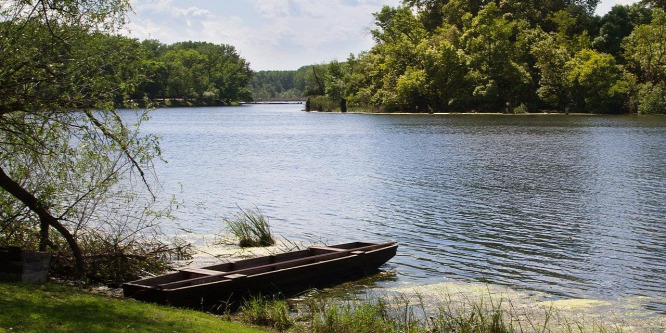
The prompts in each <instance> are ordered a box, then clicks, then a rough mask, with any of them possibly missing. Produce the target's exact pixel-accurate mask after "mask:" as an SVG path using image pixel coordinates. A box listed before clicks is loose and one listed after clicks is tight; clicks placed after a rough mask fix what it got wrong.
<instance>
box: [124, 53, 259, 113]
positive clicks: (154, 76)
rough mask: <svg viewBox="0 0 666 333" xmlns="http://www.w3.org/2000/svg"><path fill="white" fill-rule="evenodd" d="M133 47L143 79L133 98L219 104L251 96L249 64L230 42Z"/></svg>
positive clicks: (246, 98)
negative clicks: (144, 78)
mask: <svg viewBox="0 0 666 333" xmlns="http://www.w3.org/2000/svg"><path fill="white" fill-rule="evenodd" d="M128 42H130V43H136V42H134V41H131V40H130V41H128ZM135 46H136V47H137V50H138V52H139V54H141V57H140V60H139V63H138V65H139V66H140V68H141V71H143V73H141V74H142V75H145V76H146V80H144V82H143V83H142V84H140V85H138V86H137V87H136V90H135V91H134V92H133V94H132V97H133V98H134V99H139V98H144V97H147V98H148V99H150V100H153V101H155V100H158V99H159V100H164V101H168V102H175V101H181V102H182V101H190V102H193V103H203V104H222V105H230V104H231V103H232V102H237V101H247V100H251V99H252V96H251V94H250V90H249V89H248V82H249V80H250V77H251V75H252V72H251V70H250V67H249V63H248V62H247V61H245V59H243V58H241V57H240V56H239V55H238V53H237V52H236V49H235V48H234V47H233V46H231V45H225V44H221V45H216V44H212V43H207V42H180V43H175V44H171V45H165V44H162V43H160V42H159V41H156V40H144V41H143V42H141V43H140V44H135Z"/></svg>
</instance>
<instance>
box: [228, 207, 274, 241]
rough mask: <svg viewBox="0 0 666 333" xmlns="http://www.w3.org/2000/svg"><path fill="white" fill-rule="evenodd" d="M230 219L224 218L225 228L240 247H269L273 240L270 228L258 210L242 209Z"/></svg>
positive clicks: (266, 218)
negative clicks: (234, 237) (236, 239)
mask: <svg viewBox="0 0 666 333" xmlns="http://www.w3.org/2000/svg"><path fill="white" fill-rule="evenodd" d="M238 209H239V211H238V212H236V213H233V214H232V215H231V216H230V217H227V218H224V222H226V224H227V227H228V228H229V230H230V231H231V233H232V234H234V236H236V238H238V241H239V245H240V247H257V246H271V245H273V244H275V239H274V238H273V234H272V233H271V227H270V223H269V220H268V217H266V216H265V215H264V214H262V213H261V211H260V210H259V209H258V208H255V209H243V208H240V207H238Z"/></svg>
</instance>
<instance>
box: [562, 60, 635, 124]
mask: <svg viewBox="0 0 666 333" xmlns="http://www.w3.org/2000/svg"><path fill="white" fill-rule="evenodd" d="M566 68H567V84H568V89H569V94H570V100H571V101H572V103H573V105H574V108H576V109H579V110H586V111H591V112H598V113H621V112H625V111H626V105H625V101H626V100H627V95H628V94H629V82H628V81H627V79H626V78H625V73H624V71H623V70H622V68H621V67H620V66H618V65H617V63H616V61H615V59H614V58H613V56H611V55H609V54H604V53H598V52H596V51H593V50H588V49H586V50H582V51H580V52H578V53H577V54H576V55H575V56H574V58H573V59H571V60H570V61H569V62H568V63H567V65H566Z"/></svg>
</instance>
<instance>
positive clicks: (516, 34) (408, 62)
mask: <svg viewBox="0 0 666 333" xmlns="http://www.w3.org/2000/svg"><path fill="white" fill-rule="evenodd" d="M596 5H597V1H595V0H587V1H521V0H501V1H469V0H405V1H403V5H402V6H399V7H397V8H392V7H388V6H385V7H384V8H383V9H382V10H381V11H380V12H378V13H375V14H374V15H375V25H376V28H375V29H374V30H372V36H373V38H374V40H375V46H374V47H373V48H372V49H371V50H369V51H367V52H362V53H361V54H359V55H357V56H355V55H351V56H350V57H349V59H347V61H346V62H340V63H338V62H332V63H330V64H325V65H317V66H312V67H305V68H302V69H299V70H298V71H295V72H290V73H291V74H292V82H296V81H298V82H300V86H295V85H294V86H293V87H301V88H302V91H303V93H304V94H305V95H306V96H311V97H313V98H312V102H313V104H312V106H311V107H312V109H319V110H333V109H335V108H336V107H337V106H338V105H339V102H340V101H345V102H346V103H347V104H348V105H350V106H356V107H361V108H364V109H366V110H375V111H388V112H392V111H408V112H466V111H490V112H510V113H517V112H532V111H543V110H554V111H562V112H569V111H571V112H588V113H635V112H638V113H664V112H666V44H665V41H666V15H665V14H664V11H663V9H664V7H665V4H664V3H663V1H661V2H658V1H656V2H644V3H638V4H634V5H629V6H615V7H613V9H612V10H611V11H610V12H609V13H607V14H606V15H604V16H603V17H599V16H595V15H593V14H592V13H593V12H594V10H595V8H596ZM317 73H319V74H317ZM269 74H270V73H269ZM305 74H309V78H308V79H307V80H306V78H305V77H304V75H305ZM282 75H283V77H282V78H281V79H280V80H282V81H284V82H289V78H288V77H287V75H286V74H285V73H283V74H282ZM261 79H263V82H260V83H258V84H257V83H256V82H257V81H254V82H255V83H254V84H255V86H254V87H253V91H254V92H255V97H258V96H260V97H259V98H264V96H269V97H270V98H276V97H277V98H281V96H280V95H279V92H278V93H276V94H270V93H265V94H264V93H263V92H269V91H271V88H270V87H276V85H274V84H266V82H274V81H276V79H271V77H270V76H266V77H262V78H261ZM257 86H258V87H261V89H257V88H256V87H257ZM290 87H292V86H290ZM293 87H292V88H290V89H292V90H291V91H292V92H293V91H294V90H293V89H294V88H293ZM259 91H261V92H262V95H259V94H257V93H256V92H259ZM291 96H293V95H290V97H289V98H291ZM315 96H316V97H315Z"/></svg>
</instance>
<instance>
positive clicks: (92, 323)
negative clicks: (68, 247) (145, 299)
mask: <svg viewBox="0 0 666 333" xmlns="http://www.w3.org/2000/svg"><path fill="white" fill-rule="evenodd" d="M0 332H3V333H4V332H247V333H251V332H264V331H262V330H259V329H256V328H251V327H247V326H243V325H241V324H238V323H233V322H229V321H225V320H223V319H222V318H220V317H217V316H214V315H211V314H207V313H202V312H197V311H191V310H183V309H176V308H172V307H167V306H159V305H153V304H146V303H141V302H137V301H134V300H124V299H117V298H113V297H109V296H104V295H98V294H93V293H91V292H90V291H86V290H82V289H80V288H76V287H69V286H62V285H58V284H54V283H49V284H46V285H44V286H34V285H20V284H8V283H0Z"/></svg>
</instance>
